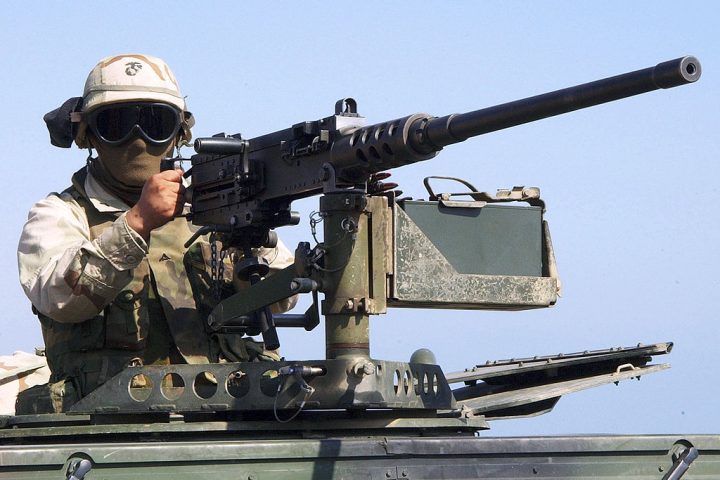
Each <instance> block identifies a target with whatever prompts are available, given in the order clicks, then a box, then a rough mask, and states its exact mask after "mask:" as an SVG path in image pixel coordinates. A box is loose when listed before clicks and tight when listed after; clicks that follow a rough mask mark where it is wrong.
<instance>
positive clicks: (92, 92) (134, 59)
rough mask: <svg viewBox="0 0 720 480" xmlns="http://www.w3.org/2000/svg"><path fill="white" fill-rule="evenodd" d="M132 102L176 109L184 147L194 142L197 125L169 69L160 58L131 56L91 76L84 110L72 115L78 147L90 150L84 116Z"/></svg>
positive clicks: (105, 63)
mask: <svg viewBox="0 0 720 480" xmlns="http://www.w3.org/2000/svg"><path fill="white" fill-rule="evenodd" d="M130 101H149V102H163V103H168V104H170V105H173V106H175V107H177V108H178V109H179V110H180V111H181V112H182V113H183V115H182V125H181V143H183V144H187V143H188V142H189V141H190V139H191V138H192V134H191V132H190V128H191V127H192V126H193V124H194V123H195V121H194V119H193V116H192V114H191V113H190V112H188V111H187V110H186V104H185V98H184V97H183V96H182V95H181V94H180V88H179V87H178V83H177V80H175V75H173V73H172V70H170V67H168V65H167V64H166V63H165V62H164V61H163V60H161V59H159V58H157V57H153V56H150V55H142V54H136V53H132V54H125V55H115V56H112V57H107V58H104V59H102V60H101V61H100V62H99V63H98V64H97V65H95V68H93V69H92V71H91V72H90V75H88V77H87V80H86V81H85V89H84V90H83V98H82V110H81V112H77V113H75V114H73V115H71V120H72V121H73V122H74V123H78V127H77V131H76V132H77V133H76V134H75V143H76V144H77V145H78V146H79V147H80V148H87V147H89V146H90V144H89V143H88V140H87V123H86V121H85V115H83V114H87V113H88V112H90V111H92V110H94V109H96V108H98V107H100V106H103V105H107V104H111V103H118V102H130Z"/></svg>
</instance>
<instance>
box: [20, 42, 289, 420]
mask: <svg viewBox="0 0 720 480" xmlns="http://www.w3.org/2000/svg"><path fill="white" fill-rule="evenodd" d="M45 121H46V123H47V125H48V130H49V131H50V137H51V142H52V143H53V145H56V146H61V147H66V148H67V147H70V146H71V145H72V142H73V141H74V142H75V143H76V144H77V146H78V147H80V148H88V149H90V156H89V157H88V161H87V165H86V166H85V167H83V168H81V169H80V170H79V171H77V172H76V173H75V174H74V175H73V177H72V186H70V187H69V188H68V189H66V190H65V191H63V192H62V193H60V194H58V193H53V194H50V195H49V196H48V197H47V198H45V199H44V200H41V201H40V202H38V203H37V204H35V205H34V206H33V207H32V209H31V210H30V213H29V214H28V221H27V223H26V224H25V226H24V228H23V231H22V236H21V238H20V244H19V247H18V265H19V272H20V282H21V284H22V288H23V290H24V291H25V293H26V295H27V296H28V298H29V299H30V301H31V302H32V306H33V311H34V312H35V313H36V314H37V316H38V318H39V319H40V323H41V325H42V332H43V338H44V341H45V352H46V356H47V361H48V365H49V367H50V370H51V372H52V375H51V377H50V382H49V384H48V385H46V386H44V390H42V391H41V389H36V391H34V392H32V391H31V390H32V389H30V390H28V391H27V392H28V395H26V396H25V398H22V397H21V398H20V399H19V401H18V414H20V413H40V412H42V411H55V412H60V411H63V410H65V409H66V408H67V407H68V406H69V405H71V404H72V403H74V402H76V401H77V400H78V399H79V398H81V397H82V396H84V395H87V394H88V393H89V392H90V391H92V390H93V389H95V388H96V387H98V386H99V385H101V384H102V383H103V382H105V381H106V380H107V379H109V378H111V377H112V376H113V375H115V374H117V373H118V372H120V371H121V370H122V369H123V368H125V367H126V366H127V365H140V364H146V365H147V364H171V363H208V362H214V361H218V360H223V359H229V360H233V361H237V360H253V359H257V358H263V356H270V357H272V356H273V354H272V352H264V351H263V349H262V345H258V344H256V343H254V342H252V341H242V342H238V341H237V339H228V338H226V337H222V336H217V335H214V336H210V335H208V334H207V333H206V331H205V329H204V319H205V318H206V316H207V313H208V312H209V311H210V310H211V309H212V308H213V306H214V305H215V304H216V302H217V301H218V299H219V298H220V296H221V295H219V294H218V292H220V291H222V292H224V294H225V295H227V294H229V293H231V292H232V290H233V285H232V272H231V269H232V265H231V264H230V263H229V261H228V260H225V261H226V262H227V264H228V265H227V266H226V268H224V269H222V268H217V267H218V265H217V258H218V257H219V256H218V255H213V254H212V247H211V245H210V243H209V242H208V240H207V239H203V240H201V241H198V242H196V243H195V244H193V245H192V246H191V247H190V248H189V249H186V248H185V247H184V246H183V243H184V242H185V241H186V240H187V239H188V238H189V237H190V236H191V235H192V233H193V231H194V230H195V228H194V227H193V226H192V225H191V224H189V223H188V221H187V220H186V218H185V217H183V216H180V215H178V214H180V213H182V212H183V209H185V208H186V206H185V202H184V186H183V177H182V171H181V170H167V171H161V169H160V161H161V159H163V158H165V157H168V156H170V155H171V153H172V151H173V149H175V148H178V149H179V147H180V146H181V145H184V144H187V143H188V142H189V140H190V139H191V132H190V128H191V127H192V126H193V124H194V120H193V116H192V114H191V113H190V112H188V111H187V109H186V105H185V99H184V97H183V96H182V95H181V94H180V90H179V88H178V84H177V82H176V80H175V77H174V75H173V73H172V71H171V70H170V68H169V67H168V66H167V64H166V63H165V62H164V61H162V60H161V59H159V58H155V57H151V56H149V55H137V54H132V55H118V56H113V57H108V58H105V59H103V60H102V61H100V63H98V64H97V65H96V66H95V68H93V70H92V71H91V72H90V75H89V76H88V78H87V81H86V83H85V89H84V92H83V96H82V97H81V98H72V99H69V100H68V101H66V102H65V103H64V104H63V106H61V107H60V108H58V109H56V110H53V111H52V112H50V113H48V114H47V115H46V116H45ZM93 149H94V150H95V151H96V152H97V156H96V157H95V158H93V157H92V150H93ZM259 254H260V255H261V256H263V257H265V258H266V259H267V261H268V262H269V263H270V265H271V268H272V269H274V270H277V269H282V268H284V267H286V266H287V265H288V264H290V263H291V262H292V256H291V254H290V252H289V251H288V250H287V248H285V247H284V245H282V244H279V246H278V247H277V248H274V249H262V250H261V251H260V252H259ZM213 257H214V258H215V259H216V260H215V262H213V261H212V258H213ZM223 271H224V274H223V273H222V272H223ZM220 274H222V278H220V279H218V278H217V276H218V275H220ZM291 305H292V301H288V302H286V303H285V304H284V305H282V306H280V307H279V309H282V310H285V309H288V308H290V307H291Z"/></svg>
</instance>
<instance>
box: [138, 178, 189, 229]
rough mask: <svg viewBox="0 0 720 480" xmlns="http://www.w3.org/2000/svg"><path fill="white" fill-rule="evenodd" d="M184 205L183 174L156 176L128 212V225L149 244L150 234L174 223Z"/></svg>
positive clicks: (148, 181)
mask: <svg viewBox="0 0 720 480" xmlns="http://www.w3.org/2000/svg"><path fill="white" fill-rule="evenodd" d="M184 204H185V187H184V186H183V184H182V170H179V169H177V170H166V171H164V172H160V173H156V174H155V175H153V176H152V177H150V178H149V179H148V180H147V182H145V185H144V186H143V189H142V193H141V194H140V200H138V202H137V203H136V204H135V206H133V207H132V208H131V209H130V210H129V211H128V213H127V223H128V225H129V226H130V228H132V229H133V230H135V231H136V232H137V233H139V234H140V235H141V236H142V237H143V238H144V239H145V241H149V240H150V232H152V231H153V230H154V229H156V228H159V227H162V226H163V225H165V224H166V223H168V222H169V221H170V220H172V219H173V217H174V216H175V215H176V214H178V213H180V212H181V211H182V208H183V205H184Z"/></svg>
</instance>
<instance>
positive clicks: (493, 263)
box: [404, 201, 542, 277]
mask: <svg viewBox="0 0 720 480" xmlns="http://www.w3.org/2000/svg"><path fill="white" fill-rule="evenodd" d="M469 203H474V202H469ZM404 210H405V213H407V215H408V216H409V217H410V218H411V219H412V221H413V222H415V224H416V225H417V226H418V227H420V229H421V230H422V231H423V233H424V234H425V235H426V236H427V237H428V238H429V239H430V241H431V242H432V243H433V244H434V245H435V246H436V247H437V249H438V250H439V251H440V252H441V253H442V254H443V255H444V256H445V258H446V259H447V260H448V262H450V264H451V265H452V266H453V267H454V268H455V270H457V271H458V273H469V274H481V275H517V276H532V277H539V276H541V275H542V209H541V208H540V207H532V206H522V207H521V206H516V205H485V206H484V207H482V208H464V207H446V206H443V205H442V204H441V203H439V202H422V201H406V202H404Z"/></svg>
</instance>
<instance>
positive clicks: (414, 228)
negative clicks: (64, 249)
mask: <svg viewBox="0 0 720 480" xmlns="http://www.w3.org/2000/svg"><path fill="white" fill-rule="evenodd" d="M700 73H701V70H700V63H699V62H698V60H697V59H695V58H694V57H683V58H679V59H676V60H671V61H667V62H663V63H659V64H658V65H656V66H654V67H650V68H646V69H643V70H638V71H635V72H631V73H626V74H622V75H618V76H615V77H610V78H606V79H604V80H598V81H595V82H591V83H586V84H583V85H579V86H575V87H570V88H566V89H563V90H558V91H555V92H551V93H546V94H542V95H538V96H535V97H530V98H527V99H523V100H518V101H514V102H510V103H506V104H503V105H498V106H494V107H490V108H485V109H481V110H476V111H473V112H469V113H464V114H454V115H447V116H444V117H433V116H431V115H427V114H424V113H419V114H414V115H409V116H407V117H403V118H399V119H396V120H391V121H387V122H382V123H378V124H374V125H369V126H366V125H365V122H364V119H363V118H362V117H360V116H359V115H358V113H357V105H356V102H355V101H354V100H353V99H350V98H347V99H343V100H340V101H338V102H337V104H336V106H335V114H334V115H331V116H328V117H325V118H322V119H320V120H316V121H307V122H301V123H298V124H296V125H293V126H292V127H290V128H287V129H284V130H280V131H277V132H274V133H270V134H267V135H262V136H259V137H256V138H252V139H249V140H248V139H243V138H241V136H239V135H234V136H225V135H224V134H222V135H218V136H215V137H212V138H201V139H198V140H196V142H195V150H196V151H197V154H196V155H193V156H192V169H191V174H192V187H191V188H190V189H189V195H190V199H191V204H192V209H191V215H192V222H193V223H194V224H196V225H198V226H201V228H200V229H199V231H198V233H197V235H200V234H204V233H213V234H214V235H215V236H216V238H217V239H218V240H220V241H221V243H222V249H223V250H226V249H234V250H235V251H237V252H240V253H242V255H236V258H237V262H236V264H235V272H236V274H237V275H239V276H241V277H242V278H244V279H247V280H249V281H250V282H251V286H250V287H249V288H248V289H246V290H244V291H242V292H240V293H237V294H235V295H234V296H231V297H229V298H227V299H225V300H223V301H221V302H219V304H218V305H217V307H216V308H215V309H214V310H213V311H212V312H211V314H210V315H209V317H208V328H209V329H210V330H212V331H215V332H221V333H233V332H234V333H239V334H242V333H248V334H251V335H255V334H259V333H261V334H262V335H263V339H264V341H265V344H266V347H267V348H270V349H274V348H277V347H278V346H279V340H278V335H277V331H276V329H277V327H284V326H296V327H304V328H306V329H308V330H310V329H312V328H314V327H315V326H316V325H318V324H319V321H320V314H319V310H321V312H322V314H323V315H324V317H325V332H326V358H325V359H322V360H315V361H298V362H289V361H281V362H274V363H227V364H217V365H171V366H165V367H159V366H145V367H130V368H128V369H126V370H125V371H124V372H121V373H120V374H118V375H117V376H116V377H114V378H113V379H111V380H110V381H108V382H107V383H106V384H105V385H103V386H101V387H100V388H99V389H97V390H96V391H95V392H92V393H91V394H90V395H88V396H87V397H86V398H84V399H83V400H81V401H80V402H79V403H78V404H76V405H75V406H74V407H73V411H74V412H76V413H91V414H101V413H112V414H117V413H120V414H129V413H137V412H153V413H157V412H159V411H167V412H173V413H177V414H187V415H192V414H193V413H208V412H215V413H216V414H224V415H228V416H230V417H232V414H234V415H240V416H243V415H245V416H247V415H254V417H252V418H254V419H256V420H262V421H266V420H267V421H271V422H274V419H273V414H274V417H275V419H283V420H285V419H289V418H294V422H292V424H290V425H293V426H292V427H288V428H291V429H296V430H297V429H304V428H308V429H312V430H318V429H320V430H322V429H328V430H332V431H352V432H356V431H364V432H368V431H371V429H387V428H391V427H395V428H400V429H404V430H405V431H407V430H411V429H414V428H415V429H417V428H419V429H424V431H426V430H427V429H434V430H437V431H442V430H447V431H452V432H458V431H465V432H468V433H470V432H475V431H477V430H478V429H481V428H487V426H486V423H485V420H486V419H493V418H509V417H518V416H526V415H534V414H537V413H544V412H547V411H549V410H550V409H552V407H553V406H554V404H555V403H556V402H557V401H558V399H559V398H560V396H561V395H562V394H564V393H569V392H573V391H576V390H580V389H584V388H588V387H591V386H596V385H600V384H604V383H610V382H617V381H620V380H622V379H626V378H633V377H638V376H640V375H642V374H645V373H650V372H654V371H657V370H660V369H663V368H667V365H648V362H649V361H650V360H651V356H652V355H659V354H664V353H668V352H669V351H670V349H671V348H672V344H671V343H662V344H655V345H650V346H640V345H639V346H637V347H633V348H619V349H609V350H600V351H592V352H584V353H578V354H566V355H561V356H557V357H534V358H528V359H520V360H509V361H500V362H494V363H492V364H488V365H485V366H478V367H474V368H473V369H471V370H467V371H465V372H458V373H454V374H449V375H445V374H444V373H443V372H442V370H441V369H440V367H438V366H437V365H435V359H434V357H433V355H432V353H431V352H429V351H427V350H422V349H421V350H418V351H417V352H416V353H415V354H413V357H412V358H411V359H410V362H407V363H406V362H397V361H384V360H376V359H372V358H371V357H370V346H369V344H370V342H369V329H370V327H369V318H370V316H371V315H376V314H382V313H386V311H387V308H388V307H423V308H428V307H429V308H466V309H529V308H541V307H548V306H550V305H553V304H554V303H555V301H556V298H557V292H558V288H559V283H558V277H557V272H556V268H555V260H554V254H553V249H552V243H551V241H550V234H549V230H548V227H547V223H546V222H545V221H544V220H543V212H544V204H543V202H542V201H541V200H540V197H539V191H538V190H537V189H534V188H516V189H513V190H509V191H500V192H498V194H497V195H489V194H486V193H483V192H478V191H477V190H476V189H475V188H474V187H472V185H470V184H468V183H467V182H463V183H464V184H465V185H466V186H467V188H469V191H468V192H467V193H465V194H464V195H466V196H468V197H469V198H470V200H465V201H460V200H458V199H457V198H456V197H455V196H454V195H456V194H436V193H435V192H434V191H433V189H432V187H431V185H430V180H431V179H426V186H427V187H428V191H429V192H430V200H429V201H412V200H402V199H398V198H396V197H395V195H394V194H393V193H392V192H387V193H385V194H381V195H371V194H370V193H369V192H368V190H367V182H368V180H371V179H372V175H373V174H376V173H378V172H383V171H387V170H391V169H393V168H397V167H401V166H404V165H409V164H412V163H415V162H419V161H422V160H428V159H430V158H433V157H434V156H435V155H437V153H438V152H439V151H440V150H442V148H443V147H445V146H447V145H450V144H453V143H457V142H461V141H464V140H466V139H468V138H470V137H473V136H477V135H481V134H484V133H488V132H492V131H495V130H500V129H504V128H508V127H511V126H515V125H519V124H523V123H527V122H531V121H534V120H539V119H542V118H546V117H550V116H554V115H559V114H562V113H566V112H570V111H573V110H578V109H581V108H585V107H589V106H592V105H597V104H601V103H605V102H610V101H613V100H618V99H621V98H625V97H629V96H632V95H637V94H640V93H645V92H649V91H652V90H656V89H659V88H671V87H675V86H679V85H683V84H686V83H692V82H695V81H696V80H698V79H699V77H700ZM320 194H322V196H321V197H320V208H319V213H317V214H316V216H315V217H314V223H319V222H322V224H323V239H322V242H319V243H318V244H317V245H316V246H314V247H311V246H310V244H309V243H304V242H303V243H300V244H299V245H298V247H297V250H296V252H295V263H294V264H293V265H291V266H289V267H288V268H286V269H285V270H282V271H280V272H277V273H275V274H274V275H267V274H268V272H269V267H268V265H267V264H266V263H265V262H264V261H263V259H262V258H260V257H256V256H254V255H253V248H256V247H260V246H272V245H273V244H274V242H275V241H276V237H275V234H274V232H273V229H274V228H277V227H280V226H284V225H294V224H297V223H298V221H299V216H298V214H297V213H295V212H292V211H291V204H292V202H293V201H294V200H297V199H300V198H304V197H308V196H312V195H320ZM503 202H523V203H524V204H527V205H522V206H518V205H513V206H506V205H502V204H501V203H503ZM450 229H452V230H453V231H455V232H457V235H454V236H452V238H448V237H449V236H448V235H444V232H446V231H448V230H450ZM192 241H193V239H190V240H189V242H188V244H189V243H191V242H192ZM318 292H321V293H323V294H324V301H323V302H322V305H321V309H320V306H319V305H318V301H317V294H318ZM299 293H312V294H313V298H314V301H313V304H312V306H311V307H310V308H309V309H308V310H307V312H305V314H301V315H298V314H294V315H287V314H286V315H273V314H271V313H270V310H269V306H270V305H272V304H273V303H275V302H278V301H280V300H282V299H285V298H288V297H290V296H293V295H296V294H299ZM168 374H172V375H175V376H177V377H178V378H179V380H180V381H176V382H175V384H176V385H177V384H181V385H188V386H190V385H193V386H194V385H195V382H197V380H198V379H199V378H201V379H206V378H208V377H214V378H215V379H216V382H215V388H214V389H211V391H209V392H207V391H206V392H204V393H203V392H202V391H201V390H202V389H199V388H194V387H193V388H187V389H185V391H184V393H182V394H179V393H173V394H172V395H169V394H168V392H164V391H163V385H165V384H166V383H167V382H163V375H168ZM138 375H143V376H145V377H146V378H147V379H148V380H149V381H148V382H146V384H149V385H155V386H157V388H154V389H153V390H152V391H150V392H147V393H145V394H143V395H142V396H140V397H138V396H137V395H133V388H132V385H133V379H134V378H137V376H138ZM135 383H137V382H135ZM453 383H460V384H462V385H463V386H462V387H460V388H457V389H455V390H453V389H451V387H450V385H451V384H453ZM357 411H363V412H365V414H364V415H363V416H362V418H359V417H358V416H357V415H355V414H354V413H353V412H357ZM268 413H269V414H270V417H269V418H267V415H268ZM281 417H282V418H281ZM188 418H190V417H188ZM243 418H246V417H243ZM237 428H239V429H241V430H242V429H247V430H253V429H255V430H256V431H257V430H261V429H266V428H267V424H264V423H262V422H260V423H258V422H255V423H252V422H249V423H244V424H243V425H242V426H238V427H237Z"/></svg>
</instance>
